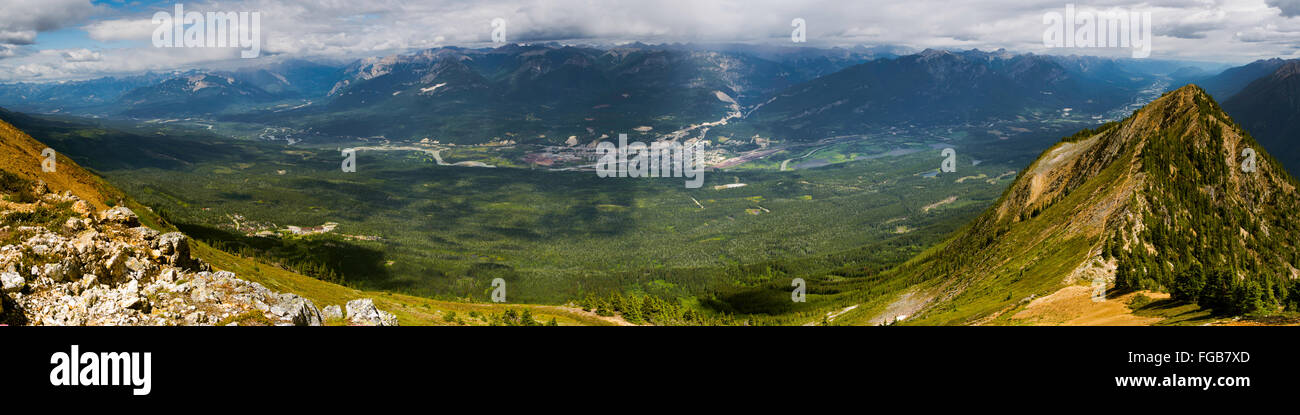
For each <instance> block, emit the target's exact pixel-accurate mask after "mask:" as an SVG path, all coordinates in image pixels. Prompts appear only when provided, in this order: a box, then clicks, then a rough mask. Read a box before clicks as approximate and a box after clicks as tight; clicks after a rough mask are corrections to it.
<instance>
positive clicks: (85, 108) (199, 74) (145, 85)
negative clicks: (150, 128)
mask: <svg viewBox="0 0 1300 415" xmlns="http://www.w3.org/2000/svg"><path fill="white" fill-rule="evenodd" d="M1169 67H1172V66H1170V65H1138V64H1135V63H1132V62H1127V61H1124V60H1115V59H1105V58H1094V57H1077V56H1046V55H1032V54H1027V55H1026V54H1014V53H1010V52H1006V51H1005V50H999V51H992V52H983V51H978V50H970V51H961V52H948V51H939V50H926V51H923V52H921V53H918V54H912V55H903V56H899V55H896V54H894V53H892V52H890V51H888V50H882V49H867V48H854V49H838V48H836V49H817V48H793V47H761V46H747V45H694V44H674V45H654V46H651V45H644V44H640V43H633V44H627V45H621V46H614V47H608V48H595V47H577V46H563V45H558V44H532V45H506V46H501V47H498V48H493V49H466V48H457V47H446V48H438V49H429V50H424V51H420V52H417V53H413V54H404V55H391V56H385V57H377V58H367V59H361V60H358V61H355V62H353V63H351V64H348V65H346V66H344V67H337V66H331V65H324V64H316V63H311V62H306V61H287V62H281V63H275V64H271V65H265V66H262V67H254V68H247V69H240V70H226V71H200V70H192V71H188V72H182V73H173V74H148V75H142V76H137V77H128V78H103V79H98V80H92V81H79V82H69V83H62V84H57V83H56V84H10V85H0V105H4V106H8V107H10V108H14V109H18V110H23V111H36V112H47V113H48V112H64V113H73V114H86V115H94V116H101V117H110V118H111V117H129V118H138V119H154V118H190V117H194V118H200V119H208V120H218V121H231V122H240V123H251V124H254V125H266V126H269V127H277V128H278V127H289V128H294V129H297V130H300V131H306V130H311V131H312V132H313V134H315V135H323V136H333V137H361V138H366V137H383V138H387V139H391V140H399V141H418V140H420V139H423V138H433V139H437V140H441V141H443V142H458V143H483V142H488V141H497V140H514V141H521V142H539V143H550V144H557V143H562V142H564V141H565V140H566V139H567V138H568V137H576V138H578V139H579V141H581V142H589V141H593V140H596V139H599V137H601V136H615V135H616V134H619V133H628V132H641V133H645V134H652V135H658V136H661V137H662V136H664V135H665V134H668V133H671V132H673V131H677V130H680V129H683V128H688V127H691V126H698V125H704V124H705V123H715V124H718V123H719V121H720V120H721V121H726V120H730V121H732V123H733V124H743V127H742V130H745V129H748V130H753V131H755V132H758V133H762V134H780V135H782V136H789V137H788V138H790V139H792V140H803V139H809V138H812V137H814V136H817V135H822V136H826V135H827V134H832V135H833V134H841V133H861V132H864V131H868V130H871V129H874V128H879V127H881V126H891V125H932V124H946V125H952V124H961V123H968V122H983V121H987V120H991V119H1007V118H1015V117H1018V116H1020V115H1023V114H1026V113H1031V114H1036V116H1038V117H1045V118H1052V117H1057V116H1059V115H1060V114H1061V113H1062V111H1066V110H1067V109H1068V110H1073V111H1074V112H1075V113H1086V114H1100V113H1103V112H1105V111H1107V110H1113V109H1116V108H1119V107H1123V106H1124V105H1126V104H1129V103H1131V101H1132V99H1133V96H1134V95H1135V94H1136V93H1137V91H1138V90H1140V89H1142V88H1144V87H1149V86H1150V85H1151V84H1152V83H1153V82H1155V81H1157V80H1159V79H1161V78H1162V77H1163V76H1164V75H1162V73H1163V72H1160V73H1157V72H1153V71H1165V70H1168V69H1169ZM88 89H95V93H93V94H85V95H82V96H89V97H92V98H93V99H87V100H85V102H78V103H74V101H76V100H75V99H74V98H75V97H76V96H78V94H84V93H85V92H84V91H86V90H88ZM46 97H50V98H46ZM1066 112H1068V111H1066ZM747 115H752V116H748V117H746V116H747ZM742 132H745V133H746V134H747V135H748V132H747V130H746V131H742Z"/></svg>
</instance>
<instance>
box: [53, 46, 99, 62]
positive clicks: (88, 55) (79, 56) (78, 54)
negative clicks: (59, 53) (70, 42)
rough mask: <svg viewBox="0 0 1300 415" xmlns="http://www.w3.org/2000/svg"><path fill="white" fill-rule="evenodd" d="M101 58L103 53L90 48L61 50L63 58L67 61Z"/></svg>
mask: <svg viewBox="0 0 1300 415" xmlns="http://www.w3.org/2000/svg"><path fill="white" fill-rule="evenodd" d="M103 59H104V56H103V55H100V54H99V52H96V51H93V50H90V49H69V50H65V51H63V60H65V61H68V62H99V61H101V60H103Z"/></svg>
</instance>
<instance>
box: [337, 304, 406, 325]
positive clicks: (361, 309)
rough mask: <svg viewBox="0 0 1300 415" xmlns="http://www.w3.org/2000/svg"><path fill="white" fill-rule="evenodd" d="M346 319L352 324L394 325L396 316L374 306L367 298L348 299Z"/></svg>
mask: <svg viewBox="0 0 1300 415" xmlns="http://www.w3.org/2000/svg"><path fill="white" fill-rule="evenodd" d="M346 308H347V311H348V315H347V319H348V321H349V322H351V323H352V324H357V325H363V326H396V325H397V317H396V316H393V315H392V314H391V313H388V312H386V311H382V310H380V309H378V308H376V307H375V302H374V301H373V300H371V299H369V298H361V299H356V300H352V301H348V304H347V307H346Z"/></svg>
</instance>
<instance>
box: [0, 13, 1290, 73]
mask: <svg viewBox="0 0 1300 415" xmlns="http://www.w3.org/2000/svg"><path fill="white" fill-rule="evenodd" d="M1066 3H1069V2H1067V1H1061V0H984V1H979V2H957V1H949V0H908V1H904V2H899V1H893V0H869V1H859V0H806V1H789V0H660V1H643V0H602V1H592V0H502V1H492V2H483V1H453V0H373V1H345V0H234V1H220V2H197V1H196V2H185V3H184V5H185V9H186V10H187V11H199V12H204V11H256V12H260V13H261V16H262V25H261V29H262V30H261V31H262V35H263V42H262V51H263V55H264V56H273V55H288V56H297V57H308V58H311V57H326V58H356V57H364V56H373V55H378V54H390V53H399V52H404V51H407V50H411V49H421V48H430V47H438V46H447V45H457V46H470V47H478V46H490V45H491V44H490V43H489V42H490V36H491V30H492V28H491V26H490V22H491V21H492V19H493V18H496V17H501V18H505V19H507V21H508V27H507V33H508V37H509V39H508V40H510V41H512V42H521V41H522V42H531V41H567V42H569V43H617V42H628V41H642V42H647V43H660V42H690V41H712V42H727V41H738V42H789V38H790V31H791V30H792V28H791V27H790V20H791V19H793V18H795V17H800V18H804V19H805V20H806V21H807V24H808V27H807V28H808V32H807V34H808V36H807V37H808V45H809V46H851V45H858V44H867V45H896V46H905V47H910V48H914V49H921V48H928V47H933V48H963V49H964V48H981V49H997V48H1007V49H1009V50H1013V51H1016V52H1033V53H1078V54H1101V55H1113V56H1117V55H1121V54H1124V53H1126V52H1127V51H1121V52H1123V53H1121V52H1117V51H1115V50H1107V49H1047V48H1044V47H1043V45H1042V34H1043V30H1044V29H1045V28H1044V26H1043V24H1042V17H1043V14H1044V13H1046V12H1050V11H1055V12H1063V11H1064V8H1065V4H1066ZM1078 3H1080V5H1079V7H1080V8H1083V7H1085V6H1084V5H1083V3H1084V2H1078ZM0 4H4V5H6V7H4V8H3V9H4V10H6V11H9V10H17V9H22V10H24V12H23V13H14V14H11V13H5V14H4V15H3V16H0V43H8V44H11V45H21V44H26V43H31V42H33V41H34V42H36V45H35V46H37V47H39V46H40V44H39V42H40V39H39V38H38V37H36V36H35V33H37V32H39V31H43V30H49V28H51V27H66V26H68V25H75V24H77V23H76V22H79V21H80V22H84V17H85V16H84V14H85V13H89V11H96V12H98V13H99V14H100V16H99V17H98V18H95V19H94V21H91V22H89V23H86V24H85V25H84V26H82V28H83V29H84V30H85V31H86V33H87V34H88V36H89V37H90V38H91V39H94V40H96V41H101V42H110V41H120V40H135V39H139V40H141V41H142V42H144V43H143V44H142V45H141V46H139V47H130V48H117V49H100V50H98V53H100V54H101V56H100V59H99V60H97V61H93V62H92V61H84V62H68V61H66V59H63V58H62V57H61V56H56V57H49V56H46V55H40V54H31V53H24V52H22V51H23V50H24V49H22V48H21V47H20V48H14V47H9V48H8V49H0V58H5V59H0V77H4V76H6V75H8V76H11V77H12V76H15V75H13V74H12V73H10V74H5V72H4V71H5V70H6V69H7V68H8V69H13V68H17V67H18V66H19V65H36V66H34V67H28V70H29V71H35V70H40V69H41V68H44V72H41V73H42V74H43V75H42V77H45V78H47V79H48V78H49V77H55V76H92V75H94V73H95V72H94V71H96V70H99V71H104V72H114V73H120V72H126V71H130V70H136V69H138V68H149V69H167V68H178V67H184V66H186V65H198V64H202V63H203V62H207V60H209V59H226V58H229V57H230V56H232V54H231V52H233V51H232V50H206V49H197V50H196V49H186V48H166V49H155V48H152V47H149V46H147V39H149V38H150V35H151V34H152V30H153V29H154V25H153V24H152V23H151V22H150V21H149V19H150V17H151V16H152V14H153V12H154V11H157V10H164V11H169V12H170V11H171V10H172V9H171V7H172V3H163V4H160V5H159V6H158V8H157V9H146V10H138V11H133V12H129V13H128V12H124V11H121V10H109V9H107V8H104V7H100V8H97V9H96V8H95V7H94V6H91V5H90V4H89V2H88V1H80V0H0ZM11 4H12V5H17V6H16V7H17V8H13V7H7V6H8V5H11ZM1087 4H1088V6H1087V7H1089V8H1092V9H1093V10H1105V9H1111V8H1124V9H1129V10H1135V11H1139V10H1149V11H1151V12H1152V20H1153V23H1154V26H1155V31H1154V34H1155V36H1156V38H1155V40H1154V42H1153V43H1154V45H1153V50H1152V56H1153V57H1156V58H1181V59H1203V60H1222V61H1231V62H1243V61H1249V60H1253V59H1259V58H1266V57H1272V56H1290V55H1292V54H1294V53H1295V51H1296V48H1295V46H1294V45H1295V42H1296V40H1297V36H1296V33H1298V32H1300V19H1294V18H1288V17H1287V16H1295V15H1297V13H1300V0H1146V1H1142V2H1133V1H1131V0H1097V1H1090V2H1087ZM51 5H58V6H60V7H67V8H69V9H68V11H66V12H65V11H61V10H59V9H58V7H54V6H51ZM28 10H30V11H32V13H28V12H27V11H28ZM29 14H32V15H43V16H46V17H43V18H36V17H31V16H28V15H29ZM17 15H23V16H28V17H17ZM78 16H80V17H78ZM5 38H9V39H10V41H8V42H5V41H4V40H3V39H5ZM6 51H7V52H6ZM6 53H8V54H9V56H8V57H6ZM54 58H57V59H54ZM74 64H75V65H74Z"/></svg>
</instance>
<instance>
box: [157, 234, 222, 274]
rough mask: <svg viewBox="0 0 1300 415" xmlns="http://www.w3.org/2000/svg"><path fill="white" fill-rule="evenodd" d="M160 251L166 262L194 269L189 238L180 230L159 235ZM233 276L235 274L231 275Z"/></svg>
mask: <svg viewBox="0 0 1300 415" xmlns="http://www.w3.org/2000/svg"><path fill="white" fill-rule="evenodd" d="M156 243H157V246H158V253H159V254H161V255H162V257H163V258H164V262H166V263H168V264H171V265H174V266H177V267H180V268H185V269H194V268H195V265H196V264H195V261H194V259H193V258H191V257H190V243H189V238H188V237H186V236H185V234H183V233H180V232H172V233H167V234H163V235H162V236H159V237H158V239H157V240H156ZM231 276H232V277H233V274H232V275H231Z"/></svg>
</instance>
